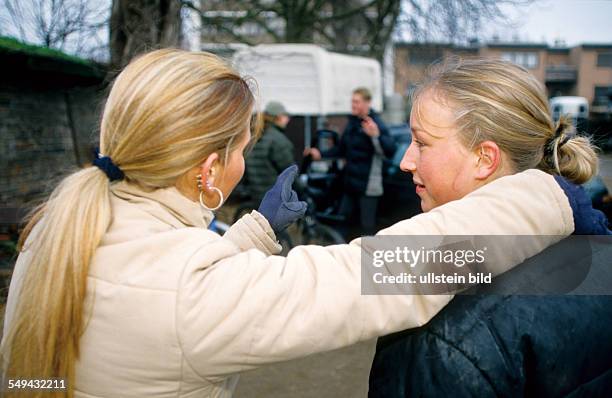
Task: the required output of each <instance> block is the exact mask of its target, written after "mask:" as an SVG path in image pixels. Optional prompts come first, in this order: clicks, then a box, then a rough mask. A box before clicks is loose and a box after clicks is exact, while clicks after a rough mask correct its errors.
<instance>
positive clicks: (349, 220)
mask: <svg viewBox="0 0 612 398" xmlns="http://www.w3.org/2000/svg"><path fill="white" fill-rule="evenodd" d="M379 199H380V196H366V195H352V194H346V193H345V194H344V195H342V200H341V201H340V209H339V213H340V214H341V215H343V216H344V217H345V219H346V225H344V226H343V228H341V231H342V233H343V235H344V237H345V238H346V239H347V241H348V240H350V239H353V238H357V237H359V236H366V235H374V234H375V233H376V213H377V210H378V200H379ZM357 217H358V218H357ZM357 221H358V222H357ZM355 225H358V226H359V227H360V228H359V229H358V230H355V229H354V226H355ZM351 227H353V228H351Z"/></svg>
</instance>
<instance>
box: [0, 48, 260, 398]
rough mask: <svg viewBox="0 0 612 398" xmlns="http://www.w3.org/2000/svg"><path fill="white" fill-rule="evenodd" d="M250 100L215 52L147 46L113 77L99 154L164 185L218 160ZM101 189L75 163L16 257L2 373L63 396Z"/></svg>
mask: <svg viewBox="0 0 612 398" xmlns="http://www.w3.org/2000/svg"><path fill="white" fill-rule="evenodd" d="M253 107H254V96H253V94H252V92H251V89H250V86H249V84H248V81H247V80H245V79H244V78H242V77H240V76H239V75H238V74H237V73H236V72H235V71H234V70H233V69H231V68H230V67H229V66H228V65H227V64H225V63H224V62H223V61H221V60H220V59H219V58H218V57H216V56H214V55H212V54H208V53H204V52H186V51H182V50H176V49H164V50H157V51H153V52H150V53H148V54H145V55H143V56H141V57H139V58H137V59H135V60H134V61H132V62H131V63H130V64H129V65H128V66H127V67H126V68H125V69H124V70H123V71H122V72H121V74H119V76H118V77H117V78H116V80H115V82H114V84H113V86H112V89H111V91H110V94H109V96H108V99H107V101H106V104H105V107H104V112H103V117H102V121H101V128H100V152H101V153H103V154H104V155H106V156H109V157H111V158H112V160H113V162H114V163H115V164H116V165H117V166H118V167H120V168H121V170H122V171H123V172H124V174H125V179H126V180H127V181H128V182H130V183H134V184H138V185H139V186H141V187H143V188H148V189H156V188H163V187H168V186H171V185H173V184H174V183H175V182H176V181H177V179H178V178H179V177H180V176H182V175H183V174H185V173H186V172H187V171H188V170H190V169H192V168H193V167H196V166H197V165H198V164H200V163H201V162H202V161H203V160H204V159H205V158H206V157H207V156H208V155H209V154H211V153H213V152H219V153H220V158H221V161H227V157H228V155H229V153H230V152H231V151H233V150H234V149H235V148H236V147H237V146H238V143H239V142H240V139H239V138H240V137H241V136H243V134H245V132H246V128H247V126H248V123H249V121H250V118H251V114H252V111H253ZM258 127H259V126H258ZM110 192H111V183H110V182H109V179H108V178H107V176H106V174H105V173H104V172H103V171H102V170H100V169H99V168H97V167H88V168H85V169H83V170H80V171H78V172H76V173H74V174H72V175H70V176H68V177H67V178H65V179H64V180H63V181H62V182H61V183H60V184H59V186H57V188H55V190H54V191H53V193H52V194H51V196H50V197H49V199H48V201H47V202H46V203H45V204H44V205H42V206H41V207H40V208H39V209H38V211H37V212H36V213H35V214H34V216H33V217H32V219H31V220H30V221H29V223H28V225H27V226H26V229H25V232H24V234H23V235H22V242H24V241H25V246H24V251H23V252H22V254H21V255H26V256H28V257H27V259H28V260H27V271H26V272H25V276H24V279H23V283H22V285H21V290H20V292H19V296H18V300H17V308H16V311H15V316H14V319H13V320H12V322H11V324H10V330H9V332H8V334H7V336H5V341H4V344H3V346H2V356H3V360H4V363H5V367H6V368H5V369H3V370H4V372H3V374H4V377H5V378H13V379H16V378H19V379H24V378H26V379H27V378H30V379H31V378H36V379H40V378H50V377H62V378H66V379H67V385H68V388H69V390H68V396H73V392H74V383H75V362H76V360H77V359H78V357H79V339H80V337H81V335H82V334H83V332H84V329H85V326H86V325H85V320H84V306H85V303H84V301H85V295H86V290H87V275H88V271H89V265H90V262H91V260H92V256H93V255H94V252H95V250H96V248H97V246H98V245H99V242H100V240H101V238H102V236H103V234H104V233H105V231H106V229H107V228H108V226H109V224H110V222H111V218H112V213H111V206H110ZM32 230H34V231H33V233H32V234H30V232H31V231H32ZM28 235H29V239H27V241H26V238H27V237H28ZM7 364H8V365H7ZM46 394H47V395H45V396H49V395H48V393H46ZM32 395H34V396H37V395H39V394H36V393H35V392H34V393H33V394H32Z"/></svg>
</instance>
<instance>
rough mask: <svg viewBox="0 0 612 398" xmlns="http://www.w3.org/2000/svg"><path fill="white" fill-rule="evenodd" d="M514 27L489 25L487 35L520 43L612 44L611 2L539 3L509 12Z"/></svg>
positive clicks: (553, 0) (557, 0)
mask: <svg viewBox="0 0 612 398" xmlns="http://www.w3.org/2000/svg"><path fill="white" fill-rule="evenodd" d="M509 14H510V15H509V16H510V18H511V19H512V20H513V22H514V23H513V26H509V27H503V26H488V27H487V29H486V31H487V32H489V33H488V34H487V36H489V38H490V37H492V35H493V34H495V33H497V34H498V35H499V36H500V38H501V39H502V40H511V39H512V38H513V36H518V38H519V39H520V40H521V41H530V42H548V43H549V44H552V43H553V42H554V41H555V40H556V39H563V40H565V42H566V44H567V45H568V46H573V45H576V44H580V43H612V0H539V1H536V2H535V3H534V4H531V5H529V6H523V7H518V8H516V9H515V10H512V11H511V12H510V13H509Z"/></svg>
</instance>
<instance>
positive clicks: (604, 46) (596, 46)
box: [580, 43, 612, 50]
mask: <svg viewBox="0 0 612 398" xmlns="http://www.w3.org/2000/svg"><path fill="white" fill-rule="evenodd" d="M580 47H582V48H584V49H588V50H612V43H583V44H581V45H580Z"/></svg>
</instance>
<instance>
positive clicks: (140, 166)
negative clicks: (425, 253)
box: [1, 49, 574, 397]
mask: <svg viewBox="0 0 612 398" xmlns="http://www.w3.org/2000/svg"><path fill="white" fill-rule="evenodd" d="M254 111H255V98H254V96H253V94H252V91H251V88H250V85H249V83H248V81H247V80H245V79H244V78H242V77H241V76H239V75H238V74H237V73H236V72H235V71H234V70H232V68H230V67H229V66H228V65H226V64H225V63H224V62H223V61H222V60H220V59H219V58H217V57H216V56H214V55H211V54H207V53H202V52H185V51H181V50H173V49H166V50H158V51H153V52H150V53H148V54H145V55H143V56H140V57H139V58H137V59H135V60H134V61H132V62H131V63H130V64H129V65H128V66H127V67H126V68H125V70H123V71H122V72H121V73H120V74H119V76H118V77H117V79H116V80H115V82H114V83H113V86H112V89H111V91H110V94H109V96H108V99H107V101H106V104H105V108H104V113H103V116H102V121H101V126H100V153H99V154H98V156H97V157H96V158H95V159H94V164H93V165H92V166H91V167H88V168H85V169H83V170H80V171H78V172H76V173H74V174H72V175H70V176H68V177H66V178H65V179H64V180H63V181H62V182H61V184H60V185H58V186H57V188H55V190H54V191H53V193H52V194H51V196H50V197H49V199H48V201H47V202H46V203H45V204H44V205H43V206H42V207H41V208H40V209H39V210H38V212H37V213H36V214H35V215H34V217H33V218H32V220H31V221H30V222H29V224H28V226H27V228H26V232H25V233H24V236H23V247H22V251H21V254H20V256H19V258H18V260H17V263H16V265H15V271H14V276H13V279H12V281H11V287H10V292H9V299H8V304H7V310H6V317H5V324H4V335H3V340H2V349H1V353H2V364H3V369H2V370H3V372H2V374H3V379H4V387H3V388H4V392H5V393H8V395H9V396H10V395H11V394H16V395H19V393H20V392H23V394H24V395H25V396H45V397H47V396H54V395H55V396H68V397H118V396H124V397H152V396H156V397H177V396H178V397H196V396H197V397H213V396H214V397H224V396H231V395H232V392H233V390H234V388H235V386H236V382H237V380H238V373H239V372H241V371H244V370H247V369H252V368H254V367H257V366H261V365H264V364H267V363H273V362H279V361H285V360H288V359H292V358H297V357H302V356H306V355H310V354H313V353H316V352H321V351H326V350H332V349H335V348H338V347H342V346H347V345H350V344H353V343H356V342H358V341H360V340H365V339H369V338H371V337H373V336H377V335H382V334H386V333H390V332H393V331H396V330H400V329H405V328H411V327H416V326H420V325H423V324H424V323H425V322H427V321H428V320H429V319H430V318H431V317H432V316H434V315H435V314H436V313H437V312H438V311H439V310H440V309H441V308H442V307H443V306H444V305H445V304H446V303H447V302H448V301H449V300H450V299H451V298H452V296H451V295H434V296H416V295H411V296H402V295H395V296H382V295H378V296H375V295H372V296H362V295H361V294H360V278H359V275H360V266H361V265H360V260H361V245H360V242H361V241H360V240H359V239H357V240H355V241H353V242H351V243H350V244H346V245H338V246H330V247H319V246H304V247H297V248H294V249H293V250H292V251H290V252H289V254H288V255H287V257H280V256H276V255H274V254H276V253H278V252H279V250H280V246H279V245H278V243H277V242H276V238H275V233H277V232H279V231H282V230H283V229H284V228H286V227H287V225H288V224H290V223H291V222H292V221H294V220H296V219H297V218H299V217H301V216H302V215H303V214H304V211H305V208H304V203H302V202H299V201H298V200H297V197H296V195H295V192H293V191H292V190H291V183H292V180H293V178H294V177H295V173H296V168H295V167H291V168H289V169H287V170H285V171H284V172H283V173H282V174H281V175H280V176H279V178H278V180H277V182H276V184H275V185H274V186H273V187H272V188H271V189H270V191H268V193H267V194H266V195H265V196H264V199H263V200H262V203H261V205H260V207H259V210H258V211H254V212H253V213H252V214H249V215H246V216H244V217H243V218H242V219H241V220H239V221H238V222H237V223H236V224H235V225H233V226H232V227H231V228H230V230H229V231H228V232H227V233H226V234H225V235H224V236H223V237H221V236H219V235H217V234H216V233H214V232H212V231H209V230H207V228H206V227H207V225H208V223H209V222H210V220H211V219H212V217H213V213H212V210H214V209H217V208H218V207H219V206H221V205H222V204H223V202H224V200H225V199H226V198H227V197H228V196H229V195H230V193H231V191H232V190H233V188H234V186H235V185H236V183H237V182H238V181H239V180H240V178H241V177H242V174H243V172H244V158H243V153H244V151H245V149H246V147H247V146H248V145H249V142H250V141H251V140H252V139H253V140H254V139H256V136H257V126H251V117H252V116H251V115H252V113H253V112H254ZM251 129H253V130H254V131H255V134H254V137H251ZM547 138H548V137H544V136H543V137H542V140H543V141H544V140H545V139H547ZM560 145H561V142H559V146H560ZM565 145H567V143H566V144H565ZM572 145H573V144H572ZM566 148H571V146H569V147H566ZM562 154H563V152H561V155H562ZM538 161H539V160H538ZM558 162H559V164H560V167H562V166H561V164H564V160H563V156H561V157H560V158H559V159H558ZM536 163H537V162H536ZM534 184H535V185H538V186H542V187H547V188H548V189H547V190H544V191H543V192H540V193H538V194H536V195H534V194H533V193H532V192H531V190H530V189H529V187H531V186H532V185H534ZM508 192H513V197H508V198H506V196H507V194H508ZM495 197H497V198H505V199H504V200H491V199H492V198H495ZM510 215H511V216H510ZM478 217H483V218H488V219H490V221H489V222H488V223H486V224H483V223H475V222H474V220H475V219H477V218H478ZM535 219H537V220H539V221H541V223H540V222H537V223H534V222H533V220H535ZM573 228H574V227H573V224H572V211H571V208H570V206H569V203H568V202H567V199H566V198H565V196H564V193H563V190H562V189H561V188H560V187H559V185H558V184H557V183H556V182H555V181H554V179H553V178H552V177H550V176H549V175H548V174H546V173H540V174H538V173H519V174H517V175H515V176H510V177H507V178H500V179H499V180H498V181H494V182H491V183H490V184H488V185H487V186H485V187H483V188H481V189H479V190H477V191H475V192H473V194H472V195H470V196H469V197H466V198H464V199H463V200H461V201H457V202H455V203H449V204H447V205H446V206H441V207H440V208H439V209H436V210H433V211H431V212H429V213H427V214H423V215H420V216H417V217H414V218H412V219H410V220H405V221H402V222H400V223H398V224H396V225H394V226H392V227H390V228H388V229H387V230H385V231H381V232H380V233H381V234H395V235H414V234H445V233H449V234H459V233H464V234H503V233H505V234H529V235H546V236H543V237H541V238H540V239H538V238H534V239H533V243H532V244H530V245H528V247H525V248H524V249H523V250H521V251H520V252H517V253H510V254H509V255H508V256H506V257H505V260H504V261H502V262H500V263H499V264H495V267H496V268H495V269H494V270H493V273H494V274H497V273H501V272H504V271H505V270H507V269H508V268H510V267H512V266H513V265H515V264H517V263H520V262H521V261H523V260H524V259H525V258H526V257H529V256H531V255H534V254H536V253H538V252H539V251H541V250H543V249H544V248H545V247H546V246H548V245H550V244H552V243H554V242H556V241H558V240H559V239H560V237H563V236H567V235H568V234H570V233H571V232H572V231H573ZM496 249H497V250H503V248H502V247H500V248H495V247H491V248H489V250H490V251H494V250H496ZM50 378H61V379H64V380H65V384H66V390H62V391H55V392H51V391H42V390H28V391H22V390H18V389H15V388H11V389H8V387H7V386H10V385H11V383H10V382H11V381H12V382H13V385H14V382H15V381H16V380H17V381H19V380H26V381H27V380H32V379H36V380H47V379H50Z"/></svg>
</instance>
